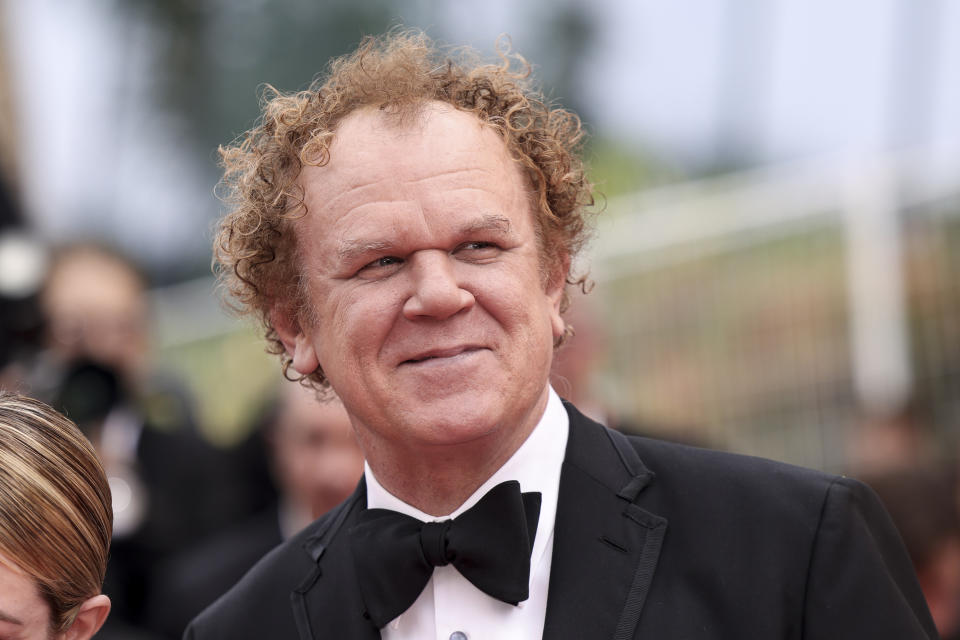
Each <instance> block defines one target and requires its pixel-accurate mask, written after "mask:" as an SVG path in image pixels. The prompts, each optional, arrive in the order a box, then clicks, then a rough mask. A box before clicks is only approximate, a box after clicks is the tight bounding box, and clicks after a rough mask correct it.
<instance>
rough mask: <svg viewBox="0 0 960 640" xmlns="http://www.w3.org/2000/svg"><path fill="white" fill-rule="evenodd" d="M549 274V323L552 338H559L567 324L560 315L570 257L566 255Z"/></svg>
mask: <svg viewBox="0 0 960 640" xmlns="http://www.w3.org/2000/svg"><path fill="white" fill-rule="evenodd" d="M559 262H560V264H559V265H558V266H557V268H556V269H555V270H554V272H553V274H551V278H550V282H549V283H548V284H547V297H548V298H549V299H550V324H551V328H552V329H553V338H554V340H559V339H560V338H561V337H563V334H564V333H565V332H566V328H567V324H566V322H565V321H564V319H563V316H562V315H561V311H560V310H561V308H562V307H563V300H564V298H565V297H566V293H567V274H568V273H569V271H570V259H569V258H567V257H566V256H565V257H564V258H563V259H562V260H560V261H559Z"/></svg>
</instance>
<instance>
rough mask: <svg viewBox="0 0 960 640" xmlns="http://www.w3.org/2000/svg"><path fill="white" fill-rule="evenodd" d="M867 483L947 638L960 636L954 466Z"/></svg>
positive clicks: (881, 475) (895, 473)
mask: <svg viewBox="0 0 960 640" xmlns="http://www.w3.org/2000/svg"><path fill="white" fill-rule="evenodd" d="M862 479H863V480H864V481H865V482H866V483H867V484H869V485H870V486H871V487H873V489H874V490H875V491H876V492H877V494H878V495H879V496H880V499H881V500H882V501H883V504H884V506H885V507H886V508H887V511H888V512H889V513H890V517H891V518H892V519H893V522H894V524H895V525H896V527H897V530H898V531H899V532H900V536H901V537H902V538H903V543H904V546H906V548H907V552H908V553H909V554H910V559H911V560H912V561H913V566H914V569H915V570H916V572H917V580H918V582H919V583H920V588H921V589H922V590H923V595H924V597H925V598H926V600H927V605H928V606H929V607H930V613H931V615H932V616H933V620H934V622H935V623H936V625H937V630H938V631H939V632H940V635H941V636H942V637H943V638H945V639H946V638H955V637H960V508H958V502H957V499H958V493H957V486H958V485H957V471H956V468H955V467H954V466H952V465H937V464H927V465H925V466H923V467H913V468H899V469H889V470H887V471H885V472H877V473H874V474H872V475H864V476H863V477H862Z"/></svg>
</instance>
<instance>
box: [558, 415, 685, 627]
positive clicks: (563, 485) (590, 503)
mask: <svg viewBox="0 0 960 640" xmlns="http://www.w3.org/2000/svg"><path fill="white" fill-rule="evenodd" d="M566 407H567V412H568V413H569V414H570V437H569V440H568V442H567V452H566V458H565V459H564V462H563V469H562V471H561V474H560V494H559V500H558V504H557V519H556V525H555V528H554V539H553V562H552V565H551V569H550V587H549V597H548V599H547V614H546V622H545V626H544V632H543V637H544V638H549V639H550V640H554V639H561V640H562V639H566V638H569V639H570V640H574V639H580V638H597V639H601V638H616V639H617V640H626V639H628V638H633V635H634V632H635V630H636V627H637V624H638V622H639V620H640V614H641V612H642V609H643V605H644V601H645V599H646V595H647V591H648V590H649V588H650V582H651V580H652V579H653V574H654V571H655V569H656V565H657V559H658V557H659V555H660V546H661V544H662V542H663V536H664V533H665V532H666V528H667V521H666V520H665V519H664V518H661V517H659V516H657V515H654V514H651V513H649V512H647V511H644V510H643V509H641V508H640V507H638V506H637V505H636V504H634V502H635V500H636V498H637V496H638V494H639V493H640V492H641V491H642V490H643V489H644V487H646V486H647V485H648V484H649V483H650V482H652V480H653V474H652V473H651V472H650V471H648V470H647V469H646V467H644V465H643V463H642V462H641V461H640V458H639V457H638V456H637V454H636V452H635V450H634V449H633V447H632V446H631V445H630V444H629V442H628V441H627V439H626V438H625V437H624V436H623V435H622V434H619V433H617V432H613V431H609V430H607V429H606V428H605V427H602V426H601V425H598V424H597V423H595V422H593V421H591V420H589V419H588V418H585V417H584V416H583V415H581V414H580V413H579V412H578V411H577V410H576V409H575V408H573V407H572V406H571V405H569V404H566Z"/></svg>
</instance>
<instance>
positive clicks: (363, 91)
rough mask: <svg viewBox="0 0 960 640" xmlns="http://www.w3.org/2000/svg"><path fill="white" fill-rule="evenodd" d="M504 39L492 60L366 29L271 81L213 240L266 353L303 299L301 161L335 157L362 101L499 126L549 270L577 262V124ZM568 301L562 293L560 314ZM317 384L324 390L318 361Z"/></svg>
mask: <svg viewBox="0 0 960 640" xmlns="http://www.w3.org/2000/svg"><path fill="white" fill-rule="evenodd" d="M501 45H502V46H500V51H499V55H500V59H499V61H498V62H496V63H493V64H488V63H484V62H483V61H482V60H480V59H479V58H478V56H477V55H476V54H475V53H473V52H471V51H470V50H468V49H460V50H453V49H450V48H445V47H440V46H438V45H436V44H434V43H433V42H432V41H431V40H430V39H429V38H427V36H426V35H425V34H424V33H423V32H420V31H416V30H402V29H396V30H393V31H391V32H389V33H387V34H385V35H383V36H380V37H372V36H368V37H366V38H364V39H363V41H362V42H361V43H360V45H359V47H358V48H357V49H356V51H354V52H353V53H351V54H349V55H346V56H343V57H340V58H337V59H335V60H333V61H332V62H331V64H330V67H329V71H328V73H327V75H325V76H322V77H319V78H317V79H316V80H315V81H314V82H313V84H311V86H310V87H309V88H308V89H306V90H304V91H300V92H296V93H291V94H284V93H281V92H279V91H276V90H275V89H273V88H272V87H268V88H267V90H266V91H265V93H264V96H263V105H262V115H261V118H260V120H259V122H258V123H257V125H256V126H255V127H254V128H253V129H251V130H250V131H248V132H247V133H246V134H244V135H243V136H241V137H240V138H239V139H238V140H236V141H235V142H234V143H233V144H231V145H229V146H227V147H225V148H221V149H220V155H221V157H222V160H223V166H224V177H223V180H222V182H221V190H222V193H223V196H224V199H225V201H226V203H227V205H228V206H229V211H228V213H227V215H226V216H225V217H224V218H223V219H222V220H221V221H220V227H219V231H218V234H217V238H216V240H215V241H214V255H215V262H216V264H217V273H218V276H219V278H220V282H221V284H222V285H223V287H224V288H225V289H226V290H227V292H228V293H229V294H230V296H231V297H232V300H233V304H234V309H235V310H236V311H238V312H240V313H246V314H251V315H253V316H254V317H257V318H259V320H260V322H261V324H262V326H263V329H264V333H265V336H266V338H267V342H268V347H267V350H268V351H269V352H271V353H275V354H278V355H282V354H283V353H284V347H283V343H282V342H281V340H280V337H279V335H278V334H277V332H276V329H275V328H274V326H273V323H272V320H271V317H270V315H271V312H272V311H273V310H274V309H275V308H278V310H279V311H281V312H282V313H283V314H284V315H288V316H291V315H295V314H296V313H297V312H298V311H300V309H301V308H302V307H303V305H304V304H305V302H306V301H305V300H304V299H303V292H304V288H303V286H302V282H301V280H302V279H301V275H300V274H299V266H300V265H299V264H298V261H297V259H296V257H297V254H296V251H297V247H296V242H295V238H294V237H293V235H294V234H293V232H292V229H291V219H293V218H295V217H298V216H299V215H302V213H303V212H304V211H305V205H304V204H303V198H302V196H303V193H302V189H301V188H300V187H299V186H298V184H297V177H298V176H299V174H300V170H301V169H302V168H303V166H304V165H321V166H322V165H325V164H326V163H327V162H329V161H330V144H331V142H332V140H333V138H334V136H335V135H336V129H337V126H338V125H339V124H340V122H341V121H342V120H343V119H344V118H345V117H346V116H348V115H350V114H351V113H353V112H354V111H356V110H357V109H359V108H361V107H365V106H377V107H380V108H381V109H383V110H385V111H386V112H390V113H395V114H397V116H398V117H399V118H401V119H402V118H403V117H405V116H410V115H411V114H416V113H417V111H418V109H420V108H422V105H424V104H426V103H428V102H431V101H438V102H443V103H446V104H449V105H452V106H453V107H454V108H456V109H458V110H461V111H464V112H468V113H472V114H474V115H475V116H477V118H478V119H479V120H480V121H481V122H484V123H486V124H487V125H489V126H491V127H492V128H493V129H494V130H496V131H497V132H498V133H499V134H500V135H501V136H502V137H503V139H504V141H505V142H506V144H507V148H508V149H509V150H510V152H511V153H512V154H513V156H514V157H515V158H516V159H517V161H518V162H519V164H520V165H521V166H522V167H523V169H524V171H525V172H526V175H527V176H528V178H529V180H530V183H531V185H532V187H533V191H534V199H535V206H534V214H535V221H536V230H537V237H538V240H539V242H540V252H541V261H542V265H541V266H542V267H543V271H544V276H546V275H547V274H550V273H552V272H553V269H552V267H554V266H556V265H559V264H561V263H563V262H565V261H573V259H574V258H575V257H576V255H577V253H578V252H579V251H580V249H581V247H582V246H583V245H584V243H585V241H586V238H587V235H588V231H589V227H588V225H587V224H586V217H585V216H586V208H587V207H588V206H589V205H591V204H592V203H593V197H592V194H591V191H592V185H591V184H590V182H589V180H588V179H587V176H586V173H585V170H584V165H583V161H582V159H581V152H582V145H583V141H584V134H583V130H582V128H581V124H580V119H579V118H578V117H577V116H576V114H574V113H572V112H570V111H567V110H565V109H562V108H558V107H555V106H554V105H552V104H551V103H550V102H549V101H548V100H547V98H546V97H545V96H544V95H543V93H542V92H541V91H539V90H538V89H536V88H534V87H533V86H532V83H531V82H530V78H529V75H530V66H529V65H528V64H527V63H526V61H524V60H523V58H521V57H520V56H516V55H510V52H509V44H508V43H507V42H505V41H502V42H501ZM545 282H546V279H545ZM584 282H585V278H582V277H581V278H570V279H568V283H569V284H580V285H581V286H583V284H584ZM566 304H567V302H566V296H564V301H563V304H562V307H563V308H562V309H561V310H563V309H565V308H566ZM287 365H289V362H285V365H284V375H286V366H287ZM309 380H310V381H311V382H312V383H313V384H314V386H316V387H317V388H319V389H323V388H327V387H328V382H327V380H326V377H325V376H324V374H323V371H322V370H320V369H319V368H318V369H317V371H315V372H314V373H313V374H311V375H310V376H309Z"/></svg>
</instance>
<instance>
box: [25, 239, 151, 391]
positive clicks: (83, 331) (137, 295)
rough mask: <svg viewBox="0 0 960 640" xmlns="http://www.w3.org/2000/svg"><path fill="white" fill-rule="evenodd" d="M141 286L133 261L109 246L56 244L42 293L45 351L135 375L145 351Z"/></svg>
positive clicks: (144, 285) (145, 308)
mask: <svg viewBox="0 0 960 640" xmlns="http://www.w3.org/2000/svg"><path fill="white" fill-rule="evenodd" d="M146 289H147V283H146V279H145V277H144V276H143V274H141V272H140V271H139V269H138V268H137V267H136V265H134V264H133V263H132V262H131V261H130V260H128V259H127V258H125V257H124V256H122V255H121V254H120V253H118V252H116V251H114V250H112V249H109V248H107V247H105V246H100V245H95V244H74V245H66V246H63V247H61V248H60V249H58V250H57V251H56V252H55V253H54V256H53V260H52V263H51V265H50V269H49V272H48V275H47V278H46V282H45V284H44V287H43V291H42V293H41V307H42V310H43V313H44V316H45V318H46V322H47V329H48V330H47V346H48V347H49V349H50V351H51V352H53V353H54V354H55V355H56V356H57V357H58V358H59V359H61V360H63V361H66V362H72V361H75V360H80V359H83V360H91V361H94V362H97V363H99V364H101V365H103V366H106V367H109V368H111V369H113V370H115V371H117V373H118V374H120V375H121V376H122V377H124V378H128V379H136V378H137V377H138V376H139V375H140V374H141V373H142V372H143V370H144V368H145V366H146V360H147V355H148V350H149V321H148V305H147V297H146Z"/></svg>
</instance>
